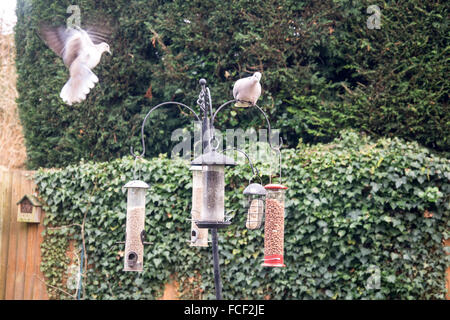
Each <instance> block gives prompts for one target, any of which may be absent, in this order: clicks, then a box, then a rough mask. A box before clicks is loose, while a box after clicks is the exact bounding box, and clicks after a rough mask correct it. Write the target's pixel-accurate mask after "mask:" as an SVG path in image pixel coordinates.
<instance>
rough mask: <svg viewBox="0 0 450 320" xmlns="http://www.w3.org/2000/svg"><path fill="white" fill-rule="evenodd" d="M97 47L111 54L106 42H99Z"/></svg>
mask: <svg viewBox="0 0 450 320" xmlns="http://www.w3.org/2000/svg"><path fill="white" fill-rule="evenodd" d="M97 47H98V49H99V50H100V52H101V53H103V52H108V53H109V54H111V51H110V50H109V44H107V43H106V42H102V43H100V44H99V45H98V46H97Z"/></svg>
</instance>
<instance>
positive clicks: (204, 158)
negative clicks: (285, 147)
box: [130, 79, 273, 300]
mask: <svg viewBox="0 0 450 320" xmlns="http://www.w3.org/2000/svg"><path fill="white" fill-rule="evenodd" d="M199 83H200V86H201V91H200V94H199V97H198V100H197V104H198V106H199V107H200V109H201V112H202V117H201V118H200V117H199V115H198V114H197V113H196V112H195V111H194V110H193V109H192V108H191V107H189V106H187V105H185V104H183V103H180V102H174V101H169V102H163V103H160V104H158V105H157V106H155V107H153V108H152V109H150V111H149V112H148V113H147V115H146V116H145V118H144V121H143V122H142V127H141V143H142V153H141V154H135V153H134V151H133V148H132V147H131V148H130V151H131V154H132V155H133V156H134V157H135V158H141V157H143V156H144V154H145V141H144V127H145V123H146V122H147V119H148V117H149V116H150V114H151V113H152V112H153V111H155V110H156V109H158V108H160V107H162V106H165V105H175V106H179V107H183V108H186V109H188V110H189V111H191V112H192V113H193V115H194V116H195V118H196V120H197V121H199V122H201V123H202V147H203V150H202V151H203V152H202V155H201V156H200V157H198V158H197V159H194V161H192V163H191V164H192V165H193V166H202V171H203V206H202V212H201V219H200V220H199V221H194V222H195V223H196V224H197V226H198V227H199V228H208V229H211V240H212V245H211V246H212V257H213V267H214V284H215V289H216V299H217V300H221V299H222V283H221V279H220V265H219V239H218V229H220V228H225V227H227V226H229V225H230V224H231V221H226V220H224V212H223V210H224V203H223V200H224V199H223V196H222V195H223V192H224V188H225V186H224V181H223V179H224V167H225V166H233V165H236V164H235V163H234V160H232V159H230V158H228V157H226V156H225V155H221V154H219V153H218V152H216V150H217V148H218V144H217V145H215V146H214V145H212V143H213V142H214V141H216V142H217V140H216V138H215V136H214V120H215V118H216V115H217V113H218V112H219V111H220V110H222V109H223V108H225V107H226V106H229V105H232V104H234V103H236V102H238V100H235V99H234V100H230V101H227V102H225V103H224V104H222V105H221V106H219V107H218V108H217V109H216V110H215V111H213V107H212V101H211V94H210V91H209V88H208V87H207V86H206V80H205V79H200V81H199ZM252 106H254V107H256V108H257V109H258V110H259V111H260V112H261V113H262V114H263V115H264V118H265V119H266V122H267V125H268V130H269V139H268V142H269V145H270V147H271V148H272V145H271V143H270V130H271V129H270V122H269V119H268V117H267V115H266V113H265V112H264V111H263V110H262V109H261V108H260V107H259V106H258V105H256V104H254V105H252ZM272 149H273V148H272ZM237 151H240V150H237ZM247 158H248V156H247ZM248 160H249V161H250V159H248ZM250 165H251V162H250ZM251 166H252V165H251ZM252 170H253V166H252ZM208 179H210V180H208ZM206 188H209V190H207V189H206ZM212 191H214V192H212ZM217 195H218V196H217ZM208 210H209V211H208ZM220 210H222V212H221V211H220Z"/></svg>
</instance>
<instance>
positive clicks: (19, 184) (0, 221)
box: [0, 168, 48, 300]
mask: <svg viewBox="0 0 450 320" xmlns="http://www.w3.org/2000/svg"><path fill="white" fill-rule="evenodd" d="M33 173H34V172H33V171H21V170H6V169H2V168H0V300H3V299H6V300H44V299H48V296H47V291H46V288H45V284H44V283H43V281H44V280H43V279H44V276H43V275H42V273H41V272H40V269H39V265H40V262H41V255H40V253H41V252H40V244H41V242H42V237H41V233H42V231H43V228H44V226H43V224H42V217H41V223H39V224H35V223H23V222H17V202H18V201H19V200H20V199H21V197H22V196H23V195H24V194H32V193H33V191H34V190H33V189H34V187H35V185H34V183H33V181H32V180H31V179H32V176H33Z"/></svg>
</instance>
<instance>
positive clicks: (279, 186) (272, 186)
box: [264, 183, 288, 190]
mask: <svg viewBox="0 0 450 320" xmlns="http://www.w3.org/2000/svg"><path fill="white" fill-rule="evenodd" d="M264 188H266V189H267V190H277V189H283V190H286V189H287V188H288V187H286V186H283V185H282V184H276V183H272V184H268V185H266V186H265V187H264Z"/></svg>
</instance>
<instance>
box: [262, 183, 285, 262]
mask: <svg viewBox="0 0 450 320" xmlns="http://www.w3.org/2000/svg"><path fill="white" fill-rule="evenodd" d="M265 188H266V190H267V194H266V219H265V223H264V263H263V264H262V265H263V267H285V266H286V265H285V264H284V261H283V250H284V193H285V191H286V189H287V187H286V186H283V185H281V184H268V185H266V186H265Z"/></svg>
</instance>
